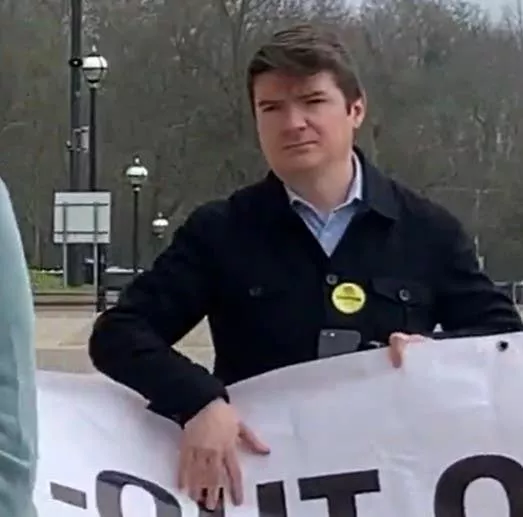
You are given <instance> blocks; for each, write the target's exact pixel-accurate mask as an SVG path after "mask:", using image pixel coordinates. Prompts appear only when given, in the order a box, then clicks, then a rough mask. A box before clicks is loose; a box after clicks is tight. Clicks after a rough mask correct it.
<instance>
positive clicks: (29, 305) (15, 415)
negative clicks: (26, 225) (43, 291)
mask: <svg viewBox="0 0 523 517" xmlns="http://www.w3.org/2000/svg"><path fill="white" fill-rule="evenodd" d="M0 242H1V243H2V248H1V250H0V515H6V516H7V515H9V516H12V517H28V516H31V515H34V511H35V509H34V506H33V503H32V498H33V489H34V483H35V476H36V465H37V445H38V443H37V410H36V387H35V369H36V368H35V346H34V344H35V343H34V309H33V301H32V293H31V285H30V281H29V274H28V270H27V266H26V260H25V256H24V252H23V246H22V241H21V238H20V234H19V230H18V226H17V222H16V219H15V215H14V212H13V208H12V205H11V200H10V197H9V193H8V191H7V189H6V187H5V185H4V183H3V182H1V181H0Z"/></svg>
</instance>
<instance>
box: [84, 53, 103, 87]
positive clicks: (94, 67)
mask: <svg viewBox="0 0 523 517" xmlns="http://www.w3.org/2000/svg"><path fill="white" fill-rule="evenodd" d="M107 68H108V64H107V60H106V59H105V58H104V57H102V56H101V55H100V54H99V53H98V51H97V50H96V47H93V50H92V51H91V53H90V54H89V55H88V56H86V57H84V59H83V62H82V69H83V72H84V76H85V79H86V81H87V82H88V83H89V86H90V87H91V88H96V87H97V86H98V85H99V84H100V83H101V82H102V80H103V78H104V77H105V74H106V72H107Z"/></svg>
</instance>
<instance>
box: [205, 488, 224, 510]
mask: <svg viewBox="0 0 523 517" xmlns="http://www.w3.org/2000/svg"><path fill="white" fill-rule="evenodd" d="M203 497H204V498H205V499H204V503H203V504H204V505H205V508H206V509H207V510H210V511H211V512H213V511H214V510H216V508H217V507H218V504H219V503H220V501H221V497H222V487H220V486H218V487H215V488H207V489H205V490H204V491H203ZM203 497H202V498H203Z"/></svg>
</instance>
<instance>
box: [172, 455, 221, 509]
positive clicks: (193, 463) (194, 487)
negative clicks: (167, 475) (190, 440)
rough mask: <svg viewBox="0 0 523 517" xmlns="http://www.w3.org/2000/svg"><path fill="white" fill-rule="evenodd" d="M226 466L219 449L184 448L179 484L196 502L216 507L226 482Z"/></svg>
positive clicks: (212, 507) (211, 507)
mask: <svg viewBox="0 0 523 517" xmlns="http://www.w3.org/2000/svg"><path fill="white" fill-rule="evenodd" d="M224 478H225V475H224V466H223V461H222V458H221V455H220V454H218V452H217V451H209V450H201V449H194V448H188V449H182V451H181V453H180V461H179V473H178V485H179V487H180V489H187V493H188V496H189V497H190V498H191V499H192V500H193V501H195V502H201V503H203V504H205V505H206V506H207V505H208V508H209V509H214V508H215V507H216V504H217V502H218V500H219V494H220V488H221V486H222V485H223V482H224Z"/></svg>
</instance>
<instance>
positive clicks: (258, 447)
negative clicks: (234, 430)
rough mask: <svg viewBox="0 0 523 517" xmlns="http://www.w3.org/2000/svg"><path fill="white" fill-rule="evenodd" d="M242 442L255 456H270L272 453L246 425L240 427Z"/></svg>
mask: <svg viewBox="0 0 523 517" xmlns="http://www.w3.org/2000/svg"><path fill="white" fill-rule="evenodd" d="M239 436H240V440H241V442H242V444H243V445H244V446H245V447H246V448H247V449H248V450H249V451H250V452H253V453H254V454H269V453H270V452H271V451H270V449H269V447H267V445H265V444H264V443H263V442H261V441H260V440H259V439H258V437H257V436H256V435H255V434H254V432H253V431H251V430H250V429H249V428H248V427H247V426H246V425H245V424H241V426H240V435H239Z"/></svg>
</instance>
